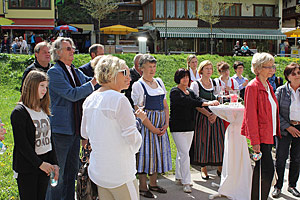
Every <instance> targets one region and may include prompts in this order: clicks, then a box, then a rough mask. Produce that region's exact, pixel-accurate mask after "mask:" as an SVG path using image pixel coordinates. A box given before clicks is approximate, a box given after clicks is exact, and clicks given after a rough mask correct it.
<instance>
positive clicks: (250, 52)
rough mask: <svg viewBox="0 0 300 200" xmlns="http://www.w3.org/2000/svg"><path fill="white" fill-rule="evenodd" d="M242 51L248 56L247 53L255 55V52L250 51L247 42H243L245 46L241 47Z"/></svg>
mask: <svg viewBox="0 0 300 200" xmlns="http://www.w3.org/2000/svg"><path fill="white" fill-rule="evenodd" d="M241 51H242V54H243V56H246V55H247V54H248V55H250V56H252V55H253V52H252V51H250V49H249V47H248V46H247V43H246V42H243V46H242V47H241Z"/></svg>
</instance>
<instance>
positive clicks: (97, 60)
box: [91, 55, 103, 69]
mask: <svg viewBox="0 0 300 200" xmlns="http://www.w3.org/2000/svg"><path fill="white" fill-rule="evenodd" d="M102 57H103V55H101V56H96V57H95V58H94V59H93V60H92V61H91V67H92V69H95V67H96V65H97V63H98V62H99V60H100V59H101V58H102Z"/></svg>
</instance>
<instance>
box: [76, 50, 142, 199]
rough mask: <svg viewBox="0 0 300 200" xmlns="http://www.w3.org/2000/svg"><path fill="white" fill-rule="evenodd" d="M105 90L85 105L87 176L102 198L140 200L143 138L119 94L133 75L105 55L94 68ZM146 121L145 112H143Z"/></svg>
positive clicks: (88, 100)
mask: <svg viewBox="0 0 300 200" xmlns="http://www.w3.org/2000/svg"><path fill="white" fill-rule="evenodd" d="M95 74H96V79H97V82H98V83H99V84H101V85H102V87H101V88H100V89H99V90H97V91H95V92H94V93H93V94H91V95H90V96H89V97H87V98H86V100H85V102H84V104H83V118H82V125H81V133H82V136H83V137H84V138H85V139H89V142H90V143H91V147H92V152H91V159H90V165H89V168H88V174H89V177H90V178H91V180H92V181H93V182H94V183H95V184H96V185H97V187H98V194H99V199H103V200H132V199H136V200H137V199H139V190H138V183H137V179H136V176H135V174H136V159H135V154H136V153H137V152H138V150H139V148H140V146H141V143H142V137H141V134H140V133H139V131H138V130H137V127H136V121H135V117H134V114H133V113H132V107H131V105H130V103H129V101H128V99H127V98H126V97H125V96H124V95H122V94H121V93H120V92H121V90H123V89H127V88H128V86H129V83H130V73H129V68H128V67H127V65H126V63H125V61H124V60H121V59H119V58H117V57H113V56H103V57H102V58H101V59H100V60H99V61H98V63H97V65H96V68H95ZM137 112H142V113H141V114H143V115H142V117H141V116H139V117H141V118H142V119H141V120H142V121H144V120H145V119H146V118H147V117H146V113H144V112H143V111H141V110H138V111H137Z"/></svg>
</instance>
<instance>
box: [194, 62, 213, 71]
mask: <svg viewBox="0 0 300 200" xmlns="http://www.w3.org/2000/svg"><path fill="white" fill-rule="evenodd" d="M207 65H211V66H213V64H212V62H210V61H209V60H204V61H202V62H201V63H200V65H199V67H198V73H199V74H202V71H203V68H204V67H205V66H207ZM213 70H214V68H213Z"/></svg>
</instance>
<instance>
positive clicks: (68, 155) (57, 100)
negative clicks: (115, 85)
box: [46, 37, 97, 200]
mask: <svg viewBox="0 0 300 200" xmlns="http://www.w3.org/2000/svg"><path fill="white" fill-rule="evenodd" d="M74 52H75V46H74V42H73V40H72V39H71V38H65V37H59V38H58V39H57V40H55V41H54V42H53V44H52V48H51V54H52V59H53V61H55V62H56V64H55V65H54V66H53V67H51V68H50V69H49V70H48V75H49V79H50V81H49V94H50V98H51V112H52V115H51V116H50V122H51V127H52V133H53V134H52V137H53V140H54V144H55V150H56V154H57V160H58V166H59V167H60V170H59V178H58V185H57V186H56V187H48V191H47V196H46V199H47V200H50V199H51V200H61V199H64V200H65V199H74V194H75V177H76V175H77V173H78V167H79V150H80V123H81V116H82V103H83V100H84V99H85V98H86V97H87V96H88V95H90V94H91V93H92V92H93V91H94V86H95V85H96V83H97V82H96V80H95V78H90V77H87V76H85V75H84V74H83V73H82V72H81V71H80V70H78V69H76V68H75V67H74V65H73V64H72V62H73V60H74Z"/></svg>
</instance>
